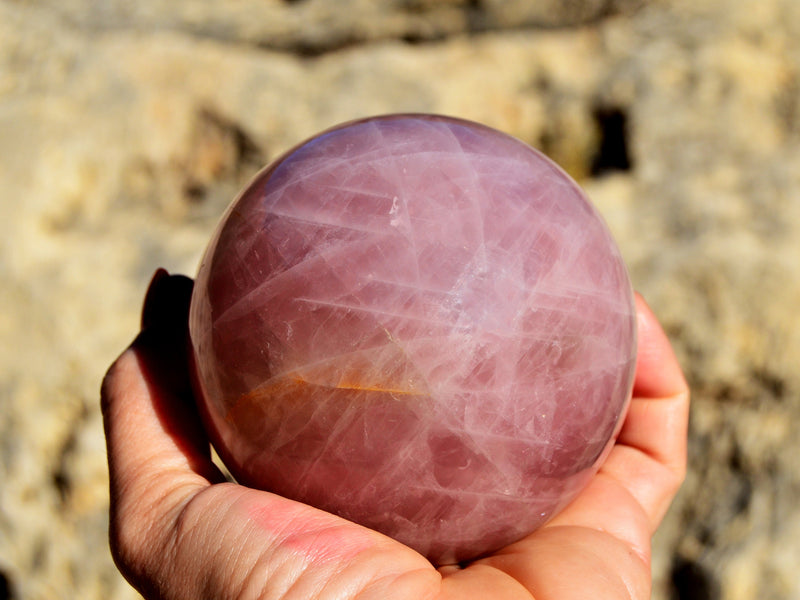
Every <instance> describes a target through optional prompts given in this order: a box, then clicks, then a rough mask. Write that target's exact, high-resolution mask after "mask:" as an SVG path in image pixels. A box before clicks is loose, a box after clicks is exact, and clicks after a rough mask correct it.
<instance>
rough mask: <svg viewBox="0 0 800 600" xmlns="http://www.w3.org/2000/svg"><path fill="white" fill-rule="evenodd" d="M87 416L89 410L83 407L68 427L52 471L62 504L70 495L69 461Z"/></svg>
mask: <svg viewBox="0 0 800 600" xmlns="http://www.w3.org/2000/svg"><path fill="white" fill-rule="evenodd" d="M88 418H89V411H88V410H87V409H86V407H84V408H83V409H82V410H81V411H80V412H79V414H78V415H77V417H76V418H75V421H74V423H73V425H72V427H71V428H70V431H69V434H68V435H67V437H66V439H65V440H64V443H63V444H62V445H61V449H60V450H59V453H58V461H57V463H56V467H55V469H54V470H53V473H52V482H53V487H55V489H56V491H57V492H58V498H59V500H60V502H61V503H62V504H66V503H67V502H68V501H69V498H70V496H71V495H72V487H73V484H72V479H71V477H70V474H69V467H70V461H71V459H72V456H73V455H74V454H75V451H76V449H77V446H78V434H79V432H80V430H81V427H82V425H83V423H84V422H85V421H86V420H87V419H88Z"/></svg>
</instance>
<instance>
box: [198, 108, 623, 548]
mask: <svg viewBox="0 0 800 600" xmlns="http://www.w3.org/2000/svg"><path fill="white" fill-rule="evenodd" d="M190 336H191V345H192V354H193V363H194V371H195V372H194V376H195V388H196V395H197V397H198V402H199V405H200V409H201V412H202V413H203V416H204V418H205V421H206V426H207V428H208V430H209V433H210V436H211V439H212V441H213V442H214V445H215V447H216V448H217V450H218V452H219V454H220V456H221V457H222V459H223V461H224V462H225V464H226V465H227V466H228V468H229V469H230V470H231V472H232V473H233V475H234V476H235V477H236V478H237V480H238V481H239V482H241V483H243V484H245V485H248V486H251V487H255V488H259V489H263V490H269V491H272V492H275V493H277V494H280V495H283V496H286V497H288V498H292V499H295V500H299V501H301V502H304V503H307V504H311V505H313V506H315V507H318V508H321V509H324V510H326V511H330V512H332V513H335V514H337V515H340V516H342V517H344V518H346V519H349V520H351V521H355V522H357V523H360V524H362V525H365V526H367V527H370V528H373V529H375V530H378V531H380V532H383V533H385V534H387V535H389V536H391V537H393V538H395V539H397V540H399V541H400V542H403V543H405V544H407V545H409V546H411V547H412V548H414V549H416V550H418V551H419V552H420V553H422V554H424V555H425V556H427V557H428V558H429V559H430V560H431V562H433V563H434V564H446V563H452V562H459V561H466V560H470V559H472V558H475V557H478V556H481V555H484V554H486V553H488V552H490V551H493V550H496V549H498V548H501V547H503V546H505V545H507V544H509V543H512V542H514V541H515V540H518V539H520V538H522V537H524V536H525V535H527V534H529V533H530V532H532V531H533V530H535V529H536V528H537V527H539V526H540V525H542V524H544V523H545V522H546V521H547V520H548V519H550V518H551V517H552V516H553V515H554V514H556V513H557V512H558V511H559V510H560V509H562V508H563V507H564V506H565V505H566V504H567V503H569V502H570V501H571V500H572V499H573V498H574V497H575V496H576V495H577V494H578V492H580V491H581V489H582V488H583V487H584V486H585V485H586V483H587V482H588V480H589V479H590V478H591V477H592V476H593V475H594V473H595V472H596V471H597V469H598V468H599V466H600V464H601V463H602V460H603V459H604V457H605V455H606V454H607V453H608V451H609V450H610V447H611V445H612V444H613V440H614V438H615V436H616V434H617V432H618V429H619V427H620V422H621V418H622V416H623V414H624V412H625V410H626V407H627V403H628V399H629V396H630V391H631V385H632V379H633V371H634V365H635V354H636V324H635V312H634V305H633V295H632V290H631V284H630V280H629V278H628V274H627V271H626V269H625V266H624V264H623V261H622V259H621V257H620V253H619V251H618V249H617V246H616V245H615V243H614V241H613V239H612V237H611V236H610V234H609V231H608V229H607V228H606V226H605V224H604V222H603V220H602V219H601V217H600V216H599V215H598V213H597V212H596V210H595V209H594V208H593V207H592V206H591V204H590V203H589V202H588V201H587V199H586V197H585V196H584V194H583V193H582V192H581V190H580V189H579V188H578V186H577V185H576V184H575V183H574V182H573V181H572V180H571V179H570V178H569V176H567V175H566V174H565V173H564V172H563V171H562V170H561V169H560V168H559V167H557V166H556V165H555V164H554V163H553V162H551V161H550V160H549V159H547V158H546V157H544V156H543V155H542V154H540V153H539V152H537V151H536V150H533V149H532V148H530V147H529V146H527V145H525V144H524V143H522V142H520V141H519V140H517V139H515V138H512V137H510V136H508V135H505V134H503V133H500V132H498V131H495V130H493V129H490V128H488V127H485V126H482V125H478V124H476V123H471V122H467V121H462V120H457V119H452V118H446V117H440V116H430V115H392V116H383V117H376V118H371V119H366V120H362V121H356V122H352V123H348V124H345V125H341V126H339V127H336V128H334V129H331V130H328V131H326V132H324V133H322V134H320V135H318V136H316V137H314V138H312V139H310V140H309V141H306V142H305V143H303V144H301V145H299V146H297V147H296V148H294V149H293V150H291V151H290V152H288V153H287V154H285V155H283V156H282V157H281V158H279V159H278V160H277V161H275V162H274V163H273V164H272V165H270V166H269V167H267V168H266V169H265V170H263V171H262V172H261V173H260V174H259V175H258V176H257V177H256V178H255V179H254V181H253V182H252V183H251V184H250V186H249V187H248V188H247V189H246V190H244V192H243V193H242V194H241V195H240V196H239V197H238V198H237V199H236V200H235V201H234V203H233V204H232V205H231V207H230V208H229V209H228V211H227V213H226V215H225V217H224V218H223V220H222V222H221V224H220V226H219V227H218V229H217V231H216V233H215V235H214V237H213V239H212V241H211V243H210V245H209V247H208V249H207V251H206V254H205V257H204V259H203V262H202V265H201V267H200V270H199V273H198V275H197V280H196V283H195V288H194V294H193V298H192V305H191V313H190Z"/></svg>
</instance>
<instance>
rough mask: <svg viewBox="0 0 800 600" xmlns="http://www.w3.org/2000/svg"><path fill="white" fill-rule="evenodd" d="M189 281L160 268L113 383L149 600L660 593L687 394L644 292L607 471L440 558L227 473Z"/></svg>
mask: <svg viewBox="0 0 800 600" xmlns="http://www.w3.org/2000/svg"><path fill="white" fill-rule="evenodd" d="M191 290H192V281H191V280H190V279H188V278H186V277H181V276H169V275H167V274H166V272H164V271H159V272H158V273H157V274H156V276H155V277H154V278H153V282H152V283H151V285H150V289H149V290H148V294H147V297H146V299H145V306H144V309H143V314H142V331H141V332H140V334H139V335H138V336H137V338H136V339H135V340H134V342H133V343H132V344H131V346H130V347H129V348H128V349H127V350H126V351H125V352H124V353H123V354H122V355H121V356H120V357H119V358H118V359H117V360H116V362H115V363H114V364H113V365H112V366H111V368H110V369H109V371H108V373H107V375H106V378H105V380H104V381H103V388H102V409H103V418H104V424H105V431H106V440H107V445H108V462H109V473H110V487H111V515H110V542H111V550H112V554H113V556H114V559H115V561H116V563H117V565H118V566H119V568H120V570H121V571H122V573H123V574H124V575H125V577H126V578H127V579H128V580H129V581H130V582H131V583H132V584H133V585H134V587H136V588H137V589H138V590H139V591H140V592H141V593H142V594H143V595H144V596H145V597H146V598H149V599H156V598H157V599H178V598H220V599H224V598H276V599H277V598H281V599H290V598H296V599H303V600H308V599H323V598H324V599H337V600H338V599H342V600H344V599H359V600H372V599H381V600H383V599H392V600H394V599H397V600H400V599H409V600H434V599H435V600H447V599H454V598H481V599H497V600H506V599H507V600H512V599H514V600H517V599H519V600H522V599H526V600H530V599H531V598H535V599H536V600H570V599H573V598H575V599H581V600H584V599H585V598H593V599H598V600H600V599H604V598H609V599H611V598H613V599H615V600H618V599H620V598H629V599H642V600H644V599H646V598H649V595H650V585H651V578H650V538H651V536H652V534H653V532H654V531H655V529H656V527H657V526H658V525H659V523H660V522H661V519H662V518H663V516H664V514H665V512H666V510H667V508H668V507H669V505H670V503H671V501H672V499H673V497H674V495H675V493H676V491H677V489H678V487H679V486H680V484H681V482H682V481H683V477H684V473H685V465H686V437H687V420H688V408H689V392H688V388H687V385H686V382H685V380H684V378H683V374H682V373H681V369H680V367H679V366H678V363H677V361H676V359H675V356H674V354H673V352H672V349H671V347H670V344H669V341H668V340H667V338H666V336H665V334H664V332H663V331H662V330H661V327H660V326H659V324H658V322H657V320H656V318H655V317H654V316H653V314H652V312H650V310H649V308H648V307H647V305H646V304H645V302H644V300H643V299H642V298H641V297H637V299H636V304H637V313H638V324H639V358H638V363H637V369H636V377H635V383H634V390H633V399H632V401H631V404H630V408H629V410H628V414H627V417H626V419H625V421H624V424H623V427H622V429H621V432H620V434H619V437H618V439H617V442H616V444H615V446H614V448H613V450H612V451H611V453H610V454H609V456H608V459H607V461H606V462H605V463H604V465H603V467H602V468H601V469H600V471H599V472H598V474H597V476H596V477H595V478H594V479H592V481H591V482H590V484H589V486H588V487H587V488H586V489H585V490H584V491H583V492H582V493H581V494H580V495H579V496H578V497H577V498H576V499H575V501H574V502H573V503H572V504H570V505H569V506H568V507H567V508H566V509H565V510H564V511H563V512H561V513H560V514H559V515H557V516H556V517H555V518H554V519H553V520H552V521H550V522H549V523H548V524H547V525H545V526H544V527H542V528H541V529H539V530H537V531H536V532H534V533H532V534H531V535H529V536H527V537H525V538H523V539H522V540H520V541H518V542H516V543H514V544H511V545H510V546H508V547H506V548H503V549H501V550H500V551H498V552H496V553H494V554H493V555H491V556H488V557H486V558H482V559H480V560H477V561H474V562H473V563H471V564H469V565H465V566H463V565H462V566H445V567H440V568H439V569H436V568H434V567H433V566H432V565H431V564H430V563H429V562H428V561H427V560H426V559H425V558H424V557H422V556H421V555H420V554H418V553H416V552H415V551H414V550H412V549H410V548H408V547H406V546H404V545H402V544H400V543H399V542H396V541H394V540H392V539H390V538H388V537H385V536H383V535H381V534H379V533H377V532H375V531H371V530H369V529H366V528H364V527H361V526H359V525H356V524H354V523H351V522H349V521H346V520H344V519H340V518H339V517H336V516H335V515H332V514H329V513H325V512H323V511H320V510H317V509H315V508H312V507H310V506H307V505H304V504H301V503H298V502H294V501H292V500H288V499H286V498H282V497H280V496H276V495H274V494H271V493H269V492H263V491H258V490H253V489H250V488H246V487H244V486H240V485H236V484H234V483H230V482H226V481H225V478H224V476H223V475H222V473H221V472H220V471H219V470H218V469H217V468H216V467H215V466H214V464H213V462H212V461H211V458H210V454H209V442H208V438H207V437H206V434H205V432H204V430H203V427H202V423H201V422H200V419H199V417H198V414H197V409H196V407H195V404H194V400H193V397H192V392H191V386H190V381H189V375H188V373H189V370H188V364H187V356H186V345H185V341H186V333H187V332H186V327H187V318H188V307H189V299H190V296H191Z"/></svg>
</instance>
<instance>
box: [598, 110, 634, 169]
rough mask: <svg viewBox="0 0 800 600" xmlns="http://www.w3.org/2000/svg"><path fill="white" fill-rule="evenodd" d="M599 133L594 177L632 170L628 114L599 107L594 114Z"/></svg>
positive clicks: (624, 111)
mask: <svg viewBox="0 0 800 600" xmlns="http://www.w3.org/2000/svg"><path fill="white" fill-rule="evenodd" d="M592 116H593V118H594V122H595V124H596V125H597V129H598V132H599V144H598V148H597V153H596V154H595V156H594V158H593V159H592V164H591V168H590V173H591V174H592V176H595V177H596V176H599V175H604V174H606V173H610V172H613V171H630V170H631V168H632V164H631V157H630V152H629V150H628V146H629V142H628V139H629V132H628V113H627V111H626V110H625V109H623V108H620V107H616V106H613V107H597V108H595V110H594V111H593V114H592Z"/></svg>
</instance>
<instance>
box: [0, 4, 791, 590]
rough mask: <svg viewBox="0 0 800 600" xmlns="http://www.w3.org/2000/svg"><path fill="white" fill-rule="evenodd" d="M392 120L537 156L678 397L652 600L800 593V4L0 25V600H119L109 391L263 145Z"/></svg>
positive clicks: (264, 12) (341, 12) (84, 8)
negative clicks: (563, 173)
mask: <svg viewBox="0 0 800 600" xmlns="http://www.w3.org/2000/svg"><path fill="white" fill-rule="evenodd" d="M396 111H425V112H442V113H449V114H453V115H457V116H461V117H465V118H470V119H474V120H478V121H482V122H484V123H486V124H489V125H492V126H494V127H497V128H499V129H501V130H504V131H507V132H509V133H512V134H514V135H516V136H518V137H520V138H522V139H523V140H525V141H527V142H529V143H531V144H532V145H534V146H536V147H539V148H541V149H543V150H544V151H545V152H547V153H548V154H549V155H550V156H551V157H553V158H554V159H555V160H556V161H558V162H559V163H561V164H562V165H563V166H564V167H565V168H566V169H567V170H568V171H569V172H570V173H572V174H573V175H574V176H575V177H576V178H577V179H578V180H579V182H580V183H581V184H582V185H583V186H584V187H585V188H586V190H587V191H588V193H589V195H590V196H591V197H592V198H593V200H594V201H595V202H596V204H597V205H598V207H599V208H600V209H601V211H602V212H603V213H604V215H605V216H606V218H607V220H608V222H609V224H610V226H611V228H612V230H613V232H614V233H615V235H616V237H617V238H618V241H619V243H620V246H621V247H622V250H623V253H624V255H625V257H626V259H627V260H628V263H629V265H630V267H631V271H632V275H633V279H634V283H635V285H636V287H637V288H638V289H639V290H640V291H642V292H643V293H644V294H645V296H646V297H647V298H648V299H649V301H650V302H651V304H652V305H653V307H654V309H655V310H656V312H657V314H659V315H660V317H661V319H662V321H663V322H664V324H665V326H666V328H667V330H668V332H669V334H670V335H671V337H672V339H673V341H674V343H675V345H676V348H677V350H678V353H679V355H680V358H681V360H682V363H683V365H684V366H685V368H686V371H687V373H688V376H689V378H690V380H691V384H692V387H693V390H694V405H693V413H692V427H691V469H690V474H689V477H688V480H687V482H686V484H685V486H684V488H683V490H682V493H681V495H680V497H679V499H678V501H677V502H676V503H675V506H674V507H673V510H672V511H671V513H670V515H669V516H668V518H667V521H666V523H665V524H664V526H663V528H662V529H661V530H660V531H659V533H658V534H657V536H656V540H655V559H654V577H655V589H654V593H653V597H654V598H655V599H656V600H693V599H697V600H699V599H706V598H709V599H720V600H722V599H724V600H739V599H747V600H750V599H752V598H759V599H761V600H772V599H785V598H800V573H798V570H797V565H800V503H798V501H797V498H800V436H798V435H796V433H795V430H796V428H797V424H798V423H799V422H800V420H799V419H800V369H798V368H797V367H798V365H800V311H798V308H797V307H798V306H800V2H797V0H704V1H698V0H652V1H647V0H583V1H581V0H536V1H528V0H337V1H336V2H326V1H325V0H294V1H290V0H236V1H232V2H224V3H223V2H219V3H215V2H207V1H206V0H175V1H174V2H169V3H165V2H159V1H157V0H141V1H140V2H136V3H131V2H126V1H123V0H110V1H107V2H103V3H101V2H94V1H91V0H36V1H27V2H26V1H23V0H0V339H2V340H3V342H2V344H1V345H0V480H1V481H2V483H0V600H3V599H9V598H26V599H49V598H84V599H93V598H98V599H99V598H108V599H123V598H134V597H136V594H135V593H134V592H133V591H132V589H131V588H129V587H128V586H127V584H126V583H125V582H124V581H123V580H122V579H121V577H120V576H119V575H118V574H117V572H116V570H115V568H114V566H113V564H112V562H111V559H110V556H109V553H108V550H107V542H106V532H107V523H106V521H107V504H108V500H107V490H106V485H107V473H106V465H105V454H104V441H103V435H102V426H101V419H100V415H99V410H98V388H99V383H100V380H101V378H102V375H103V373H104V371H105V369H106V368H107V366H108V364H109V363H110V362H111V361H112V360H113V358H114V357H115V356H116V354H117V353H118V352H119V351H121V349H122V348H123V347H124V346H125V345H126V344H127V342H128V341H129V340H130V339H131V338H132V336H133V335H134V333H135V332H136V329H137V322H138V310H139V305H140V301H141V298H142V295H143V293H144V290H145V287H146V285H147V282H148V281H149V278H150V276H151V274H152V272H153V271H154V269H155V268H156V267H158V266H164V267H166V268H168V269H169V270H170V271H175V272H184V273H189V274H192V273H193V272H194V271H195V269H196V266H197V262H198V259H199V256H200V253H201V252H202V250H203V248H204V246H205V243H206V241H207V240H208V237H209V235H210V232H211V230H212V228H213V226H214V224H215V222H216V220H217V218H218V217H219V216H220V214H221V212H222V211H223V209H224V207H225V206H226V205H227V203H228V202H229V201H230V200H231V199H232V197H233V196H234V194H235V193H236V191H237V190H238V189H239V188H240V187H241V186H242V185H244V183H246V181H247V180H248V178H249V177H250V176H251V175H252V174H253V173H254V172H255V170H256V169H257V168H258V167H259V166H260V165H262V164H263V163H265V162H267V161H268V160H270V159H271V158H274V157H275V156H276V155H277V154H278V153H280V152H281V151H282V150H284V149H286V148H288V147H290V146H291V145H293V144H295V143H296V142H298V141H300V140H302V139H304V138H305V137H307V136H309V135H311V134H313V133H315V132H317V131H318V130H321V129H323V128H325V127H328V126H330V125H333V124H336V123H338V122H341V121H344V120H347V119H350V118H355V117H360V116H365V115H368V114H375V113H383V112H396Z"/></svg>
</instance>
